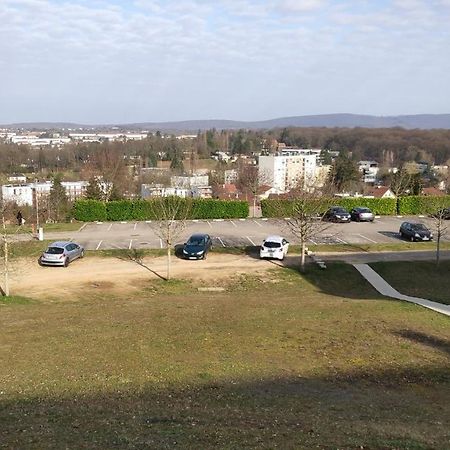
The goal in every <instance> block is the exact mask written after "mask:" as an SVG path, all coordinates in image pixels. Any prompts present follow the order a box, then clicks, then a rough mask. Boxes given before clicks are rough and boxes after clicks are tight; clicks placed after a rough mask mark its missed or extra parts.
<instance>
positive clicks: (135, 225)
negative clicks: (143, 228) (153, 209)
mask: <svg viewBox="0 0 450 450" xmlns="http://www.w3.org/2000/svg"><path fill="white" fill-rule="evenodd" d="M136 227H137V222H136V223H135V224H134V228H133V229H134V230H135V229H136Z"/></svg>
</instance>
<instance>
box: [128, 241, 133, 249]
mask: <svg viewBox="0 0 450 450" xmlns="http://www.w3.org/2000/svg"><path fill="white" fill-rule="evenodd" d="M132 245H133V239H130V245H129V246H128V250H131V246H132Z"/></svg>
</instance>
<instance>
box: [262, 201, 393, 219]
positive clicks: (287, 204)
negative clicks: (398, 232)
mask: <svg viewBox="0 0 450 450" xmlns="http://www.w3.org/2000/svg"><path fill="white" fill-rule="evenodd" d="M318 202H320V203H322V204H323V209H324V211H321V212H323V213H324V212H325V210H326V209H328V205H333V206H342V207H344V208H346V209H348V210H349V211H350V210H351V209H353V208H355V207H357V206H365V207H367V208H370V209H371V210H372V211H373V213H374V214H377V215H392V214H396V211H397V203H396V200H395V199H393V198H333V199H329V200H318ZM292 205H293V203H292V201H291V200H262V201H261V209H262V215H263V217H283V216H289V215H290V214H291V213H292ZM311 210H312V211H313V212H316V211H320V210H321V209H320V204H319V205H318V206H312V208H311Z"/></svg>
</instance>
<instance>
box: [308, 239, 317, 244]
mask: <svg viewBox="0 0 450 450" xmlns="http://www.w3.org/2000/svg"><path fill="white" fill-rule="evenodd" d="M309 241H310V242H312V243H313V244H314V245H317V242H316V241H313V240H312V239H309Z"/></svg>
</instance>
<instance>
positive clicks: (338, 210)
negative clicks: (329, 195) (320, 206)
mask: <svg viewBox="0 0 450 450" xmlns="http://www.w3.org/2000/svg"><path fill="white" fill-rule="evenodd" d="M334 212H335V213H338V214H345V213H346V212H347V211H346V210H345V209H344V208H336V209H335V210H334Z"/></svg>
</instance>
